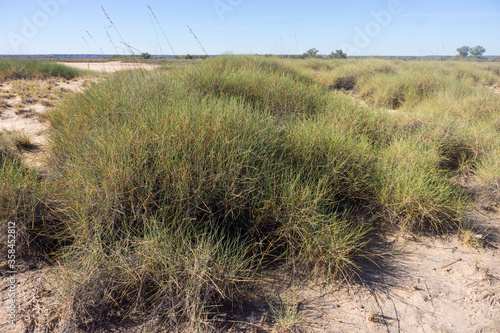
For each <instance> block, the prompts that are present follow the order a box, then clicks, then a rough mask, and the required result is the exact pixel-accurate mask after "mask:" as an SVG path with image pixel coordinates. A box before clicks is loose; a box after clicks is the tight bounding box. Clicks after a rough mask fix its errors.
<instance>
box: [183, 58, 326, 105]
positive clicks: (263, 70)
mask: <svg viewBox="0 0 500 333" xmlns="http://www.w3.org/2000/svg"><path fill="white" fill-rule="evenodd" d="M183 72H184V73H185V74H184V78H183V80H185V82H186V83H187V85H188V88H189V89H190V91H192V92H194V93H197V92H198V93H199V92H201V93H204V94H213V95H215V96H220V97H224V96H240V97H242V98H243V99H244V100H245V101H246V102H249V103H251V104H252V105H253V106H254V107H257V108H268V109H269V110H271V111H272V112H273V113H277V114H287V115H292V114H295V115H299V114H311V113H314V112H316V111H317V110H319V109H321V108H322V107H323V106H324V103H325V97H324V96H325V94H324V90H323V89H322V88H321V87H320V86H319V85H318V84H316V83H315V80H314V78H313V76H311V75H310V74H307V73H305V72H303V71H300V70H297V69H295V68H294V67H291V66H287V65H285V64H283V61H281V62H280V61H279V60H276V59H268V60H264V59H262V58H259V57H241V56H224V57H219V58H217V59H214V60H212V61H210V62H208V63H206V64H204V65H203V66H193V67H191V68H189V69H188V70H184V71H183Z"/></svg>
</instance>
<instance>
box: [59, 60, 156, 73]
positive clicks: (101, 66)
mask: <svg viewBox="0 0 500 333" xmlns="http://www.w3.org/2000/svg"><path fill="white" fill-rule="evenodd" d="M60 64H63V65H66V66H70V67H74V68H78V69H87V70H91V71H95V72H104V73H113V72H116V71H122V70H128V69H139V68H142V69H147V70H151V69H155V68H158V67H159V66H158V65H154V64H143V63H133V62H121V61H110V62H60Z"/></svg>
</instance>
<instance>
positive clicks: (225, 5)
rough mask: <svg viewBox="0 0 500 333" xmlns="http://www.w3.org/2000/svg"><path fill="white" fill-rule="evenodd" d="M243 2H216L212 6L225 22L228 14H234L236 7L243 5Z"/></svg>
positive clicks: (238, 0)
mask: <svg viewBox="0 0 500 333" xmlns="http://www.w3.org/2000/svg"><path fill="white" fill-rule="evenodd" d="M242 2H243V0H215V1H214V2H213V3H212V4H213V6H214V9H215V11H216V12H217V15H219V18H220V19H221V21H223V20H224V14H225V13H226V12H232V11H233V10H235V8H236V7H238V6H239V5H241V3H242Z"/></svg>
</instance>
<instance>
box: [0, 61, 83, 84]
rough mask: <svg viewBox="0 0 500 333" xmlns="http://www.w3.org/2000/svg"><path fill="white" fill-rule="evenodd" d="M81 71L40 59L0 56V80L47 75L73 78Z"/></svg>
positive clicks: (38, 77)
mask: <svg viewBox="0 0 500 333" xmlns="http://www.w3.org/2000/svg"><path fill="white" fill-rule="evenodd" d="M82 73H83V71H81V70H79V69H76V68H72V67H69V66H65V65H62V64H57V63H54V62H50V61H45V60H40V59H17V58H0V82H2V81H5V80H16V79H35V78H37V79H44V78H48V77H60V78H64V79H73V78H75V77H77V76H80V75H82Z"/></svg>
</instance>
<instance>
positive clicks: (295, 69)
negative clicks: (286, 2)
mask: <svg viewBox="0 0 500 333" xmlns="http://www.w3.org/2000/svg"><path fill="white" fill-rule="evenodd" d="M499 70H500V65H497V64H487V63H472V62H470V63H469V62H468V63H462V62H452V61H450V62H446V63H438V62H431V61H429V62H418V61H417V62H405V61H395V60H391V61H389V60H382V59H362V60H354V59H342V60H340V59H339V60H337V59H331V60H324V59H305V60H283V59H276V58H263V57H249V56H223V57H217V58H213V59H207V60H205V61H203V62H202V63H200V64H198V65H193V66H182V67H181V66H178V67H165V68H161V69H158V70H155V71H150V72H147V71H126V72H121V73H117V74H116V75H114V76H111V77H109V78H108V79H107V80H105V81H102V82H100V83H98V84H95V85H93V86H91V87H89V88H88V89H87V90H86V91H85V92H84V93H80V94H73V95H71V96H69V97H68V98H66V99H65V100H64V101H63V102H62V103H61V104H59V105H58V106H57V107H56V108H55V109H53V110H52V111H51V112H50V113H49V115H48V119H49V121H50V122H51V124H52V126H53V133H52V135H51V139H50V154H49V159H50V163H49V165H50V166H51V174H50V179H44V181H42V182H40V180H39V178H37V176H36V175H32V174H31V171H27V170H25V169H22V168H23V167H22V166H21V165H20V164H19V161H17V160H16V159H13V158H11V157H9V158H5V159H3V160H2V163H3V165H4V166H3V169H2V177H3V178H1V179H2V181H3V183H2V186H3V188H2V191H1V192H0V193H1V195H2V198H3V197H5V196H9V197H12V198H17V197H19V198H22V200H21V199H19V200H21V201H19V200H18V201H15V202H11V203H8V202H5V204H4V206H5V207H3V208H2V209H3V210H2V219H17V221H30V222H31V223H32V225H34V226H38V227H34V228H28V229H27V236H26V239H31V238H30V232H32V231H31V230H36V234H40V230H44V231H45V233H44V235H47V233H49V234H50V232H47V230H49V231H51V232H53V234H51V236H52V238H51V239H58V240H59V245H57V246H58V250H59V255H58V258H57V259H58V260H59V262H60V263H61V264H62V266H63V267H64V274H61V280H62V281H63V283H61V284H60V288H61V290H60V292H61V295H63V298H64V299H66V300H68V301H66V302H65V303H64V304H65V305H66V306H65V307H63V308H62V309H65V310H66V315H68V317H67V319H69V320H71V321H72V322H73V323H74V324H76V325H77V326H79V327H80V328H81V329H84V330H91V329H93V328H96V327H97V326H99V325H101V324H102V323H103V322H107V321H110V320H111V318H115V317H116V316H119V317H120V316H121V317H123V316H129V317H130V318H134V316H136V315H139V314H142V316H144V314H147V316H146V317H143V320H153V319H154V320H158V321H159V323H161V324H162V325H167V326H168V327H170V328H171V329H178V330H181V329H184V330H188V331H206V330H210V329H215V328H216V327H217V325H218V323H219V322H218V321H217V320H215V319H216V318H217V316H216V314H217V313H221V312H231V311H233V310H234V309H236V308H237V305H238V304H239V302H240V301H241V300H244V299H245V298H246V295H247V293H248V292H249V291H251V290H252V288H253V287H254V286H255V283H258V279H259V273H260V272H262V271H265V270H266V269H270V268H275V267H282V268H290V270H289V271H290V272H294V273H295V274H301V273H305V274H308V275H311V274H312V275H316V276H321V277H325V278H327V279H331V278H348V277H349V276H350V274H349V273H350V272H353V271H354V270H356V269H359V267H358V266H357V265H358V262H359V261H358V260H357V258H359V257H362V256H364V255H365V254H366V251H367V247H366V244H367V243H368V240H369V238H370V235H371V234H372V232H373V230H387V229H395V228H402V229H403V230H405V231H413V232H442V231H445V230H450V229H452V228H455V227H457V226H458V225H459V224H460V218H461V217H462V216H463V214H465V213H466V212H467V210H468V209H469V206H470V202H469V199H468V197H467V196H466V195H465V194H464V193H463V190H462V188H461V187H460V186H459V185H458V183H459V182H458V180H459V179H461V178H463V177H471V176H475V177H478V178H479V179H480V180H481V181H483V182H484V184H489V185H494V184H496V186H498V182H499V178H500V176H499V175H500V164H499V162H498V161H499V157H500V156H499V155H500V131H499V128H500V126H499V123H498V118H499V117H498V116H499V111H500V110H499V105H500V103H499V102H500V96H499V95H498V94H495V93H494V92H493V91H492V90H491V89H488V88H487V87H486V86H495V85H499V84H500V75H499ZM13 170H14V171H13ZM13 172H15V173H16V175H17V176H16V177H18V178H19V177H21V178H22V177H24V178H22V179H24V183H23V181H17V180H16V181H15V182H14V181H13V180H11V179H14V178H12V176H11V173H13ZM21 175H24V176H21ZM40 184H41V185H40ZM21 193H22V195H21ZM32 198H36V200H35V199H32ZM2 202H4V201H2ZM25 207H27V208H25ZM19 209H21V211H27V210H29V211H30V212H31V213H30V215H29V219H25V218H23V217H22V216H17V215H16V216H13V215H12V214H13V213H12V212H14V211H18V210H19ZM56 231H57V233H56ZM44 237H48V236H44ZM44 239H45V238H44ZM47 239H49V238H47ZM47 244H48V245H47V246H46V247H47V248H48V246H49V245H50V246H53V244H54V243H53V242H48V243H47ZM273 304H274V303H273ZM271 309H272V313H273V316H274V318H275V321H276V325H277V326H276V327H279V328H280V329H285V328H287V329H288V328H290V327H294V326H295V324H296V323H297V322H298V321H300V320H299V318H298V317H296V316H295V314H294V311H295V306H292V305H290V304H289V303H286V302H285V303H283V304H282V305H279V304H278V305H276V304H274V305H272V306H271ZM61 311H62V310H61Z"/></svg>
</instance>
